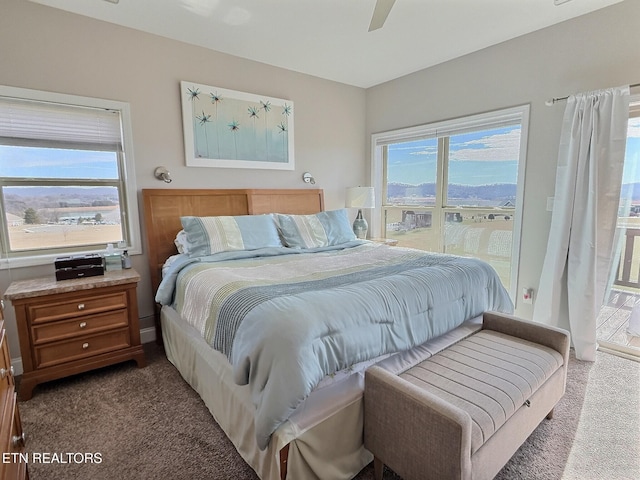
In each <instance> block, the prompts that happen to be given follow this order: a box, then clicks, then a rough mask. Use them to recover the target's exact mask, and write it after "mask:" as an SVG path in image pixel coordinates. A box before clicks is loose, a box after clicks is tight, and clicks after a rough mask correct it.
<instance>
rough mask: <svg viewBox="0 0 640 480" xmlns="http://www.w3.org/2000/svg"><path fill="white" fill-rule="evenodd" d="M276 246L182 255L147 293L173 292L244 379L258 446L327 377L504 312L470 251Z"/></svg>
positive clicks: (501, 294)
mask: <svg viewBox="0 0 640 480" xmlns="http://www.w3.org/2000/svg"><path fill="white" fill-rule="evenodd" d="M281 253H284V252H278V255H274V256H271V255H268V254H267V256H261V255H265V253H264V252H262V253H261V252H256V255H257V256H255V257H250V258H244V259H236V260H226V259H223V260H222V261H217V262H213V263H209V262H206V261H204V259H198V261H193V260H192V261H186V262H183V263H184V264H183V265H181V266H177V267H175V269H174V272H173V274H172V275H171V274H170V275H169V276H168V277H167V279H166V280H167V282H168V283H173V281H172V280H169V279H170V278H173V279H178V282H177V283H176V284H175V286H174V287H171V286H167V284H165V285H163V286H161V289H160V290H159V297H158V298H159V299H160V300H163V303H169V299H170V298H172V299H175V302H176V303H175V306H176V309H177V310H178V312H179V313H180V314H181V315H182V316H183V317H184V318H185V319H187V321H189V322H190V323H191V324H192V325H193V326H194V328H196V329H197V330H198V331H200V333H201V334H202V335H203V337H204V338H205V339H207V341H208V342H209V343H210V344H211V345H212V346H213V347H214V348H216V349H218V350H220V351H221V352H223V353H224V354H226V355H227V356H228V358H229V360H230V362H231V364H232V366H233V374H234V379H235V381H236V383H238V384H240V385H248V386H249V388H250V391H251V396H252V400H253V403H254V405H255V406H256V417H255V426H256V435H257V443H258V446H259V447H260V448H261V449H264V448H266V446H267V445H268V443H269V439H270V436H271V434H272V433H273V432H274V431H275V430H276V429H277V428H278V426H279V425H281V424H282V423H283V422H284V421H285V420H286V419H287V418H288V417H289V416H290V415H291V413H292V412H293V411H294V410H295V409H296V407H297V406H298V405H299V404H300V403H301V402H302V401H303V400H304V399H305V398H306V396H307V395H309V393H310V392H311V391H312V390H313V388H314V387H315V386H316V385H317V384H318V382H319V381H320V380H322V378H324V377H325V376H326V375H329V374H332V373H334V372H336V371H339V370H341V369H344V368H347V367H349V366H350V365H353V364H355V363H358V362H361V361H365V360H369V359H372V358H375V357H377V356H380V355H383V354H387V353H393V352H399V351H403V350H407V349H409V348H412V347H414V346H416V345H419V344H421V343H424V342H425V341H427V340H429V339H431V338H434V337H437V336H439V335H442V334H444V333H446V332H447V331H449V330H452V329H454V328H456V327H457V326H459V325H460V324H461V323H463V322H464V321H465V320H467V319H469V318H472V317H475V316H477V315H479V314H480V313H482V312H484V311H487V310H495V311H500V312H506V313H510V312H512V310H513V304H512V302H511V300H510V298H509V296H508V294H507V292H506V290H505V289H504V288H503V286H502V284H501V282H500V279H499V278H498V276H497V274H496V272H495V271H494V270H493V268H492V267H491V266H489V265H488V264H487V263H485V262H482V261H480V260H476V259H471V258H462V257H455V256H450V255H441V254H430V253H425V252H422V251H418V250H411V249H403V248H397V247H386V246H382V245H375V244H364V245H356V246H353V247H352V248H343V249H336V250H330V251H323V252H315V253H301V252H299V251H298V252H296V253H295V254H291V255H282V254H281ZM244 256H248V255H246V254H244ZM226 258H228V257H226ZM209 260H215V259H209ZM160 291H162V295H160ZM168 292H171V293H172V294H173V295H170V294H169V293H168ZM203 297H206V298H208V301H207V302H205V303H203V302H201V301H198V300H197V299H199V298H203Z"/></svg>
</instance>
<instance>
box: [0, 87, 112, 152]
mask: <svg viewBox="0 0 640 480" xmlns="http://www.w3.org/2000/svg"><path fill="white" fill-rule="evenodd" d="M121 139H122V132H121V123H120V112H119V111H115V110H110V109H102V108H93V107H82V106H75V105H65V104H60V103H51V102H42V101H32V100H25V99H19V98H11V97H0V142H2V143H6V144H14V145H24V144H30V143H33V142H34V141H35V142H38V141H47V142H51V141H53V142H56V143H58V142H59V143H62V144H66V145H65V147H67V148H68V147H69V144H73V145H77V146H80V145H84V146H87V147H91V148H98V149H104V148H108V149H119V148H121V142H122V140H121Z"/></svg>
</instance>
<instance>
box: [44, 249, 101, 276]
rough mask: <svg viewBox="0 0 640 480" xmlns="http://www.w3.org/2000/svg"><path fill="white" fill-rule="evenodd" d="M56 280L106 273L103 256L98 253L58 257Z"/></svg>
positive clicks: (56, 261)
mask: <svg viewBox="0 0 640 480" xmlns="http://www.w3.org/2000/svg"><path fill="white" fill-rule="evenodd" d="M54 265H55V267H56V280H69V279H71V278H82V277H94V276H96V275H104V265H103V258H102V256H101V255H98V254H97V253H90V254H86V255H73V256H68V257H59V258H56V260H55V262H54Z"/></svg>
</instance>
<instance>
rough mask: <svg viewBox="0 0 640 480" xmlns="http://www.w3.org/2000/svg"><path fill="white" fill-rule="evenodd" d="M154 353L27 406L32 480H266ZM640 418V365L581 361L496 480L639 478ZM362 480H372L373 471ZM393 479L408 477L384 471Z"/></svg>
mask: <svg viewBox="0 0 640 480" xmlns="http://www.w3.org/2000/svg"><path fill="white" fill-rule="evenodd" d="M145 352H146V355H147V362H148V365H147V367H146V368H142V369H138V368H136V367H135V364H134V363H133V362H126V363H123V364H120V365H115V366H111V367H106V368H102V369H100V370H96V371H94V372H88V373H85V374H81V375H76V376H74V377H70V378H66V379H61V380H57V381H54V382H49V383H46V384H42V385H40V386H38V387H37V388H36V389H35V391H34V396H33V398H32V399H31V400H29V401H26V402H23V401H20V402H19V408H20V412H21V417H22V423H23V427H24V430H25V432H26V438H27V452H28V453H29V460H30V462H29V474H30V478H31V480H74V479H83V480H84V479H92V480H103V479H104V480H107V479H108V480H112V479H119V480H129V479H132V480H133V479H135V480H146V479H149V480H151V479H154V480H163V479H176V480H177V479H185V480H190V479H199V480H200V479H202V480H208V479H211V480H215V479H221V480H227V479H243V480H254V479H257V478H258V477H257V476H256V474H255V473H254V472H253V470H252V469H251V468H250V467H249V466H247V464H246V463H244V461H243V460H242V459H241V458H240V456H239V455H238V453H237V452H236V451H235V449H234V447H233V445H232V444H231V442H230V441H229V440H228V439H227V438H226V436H225V435H224V433H223V432H222V430H221V429H220V428H219V427H218V426H217V424H216V423H215V421H214V420H213V418H212V417H211V415H210V413H209V411H208V410H207V408H206V407H205V405H204V404H203V403H202V401H201V400H200V397H199V396H198V395H197V393H195V391H193V390H192V389H191V388H190V387H189V386H188V385H187V384H186V383H185V382H184V380H183V379H182V377H181V376H180V374H179V373H178V371H177V370H176V369H175V368H174V367H173V365H171V364H170V363H169V361H168V360H167V359H166V357H165V356H164V352H163V350H162V349H161V348H160V347H157V346H156V345H155V344H147V345H145ZM639 418H640V363H637V362H633V361H630V360H626V359H622V358H619V357H615V356H612V355H609V354H606V353H601V352H598V357H597V362H596V363H588V362H580V361H577V360H575V358H573V356H572V358H571V360H570V364H569V371H568V382H567V392H566V394H565V396H564V397H563V399H562V400H561V401H560V403H559V404H558V405H557V406H556V409H555V415H554V418H553V420H551V421H546V420H545V421H543V422H542V424H541V425H540V426H539V427H538V429H536V431H535V432H534V433H533V434H532V435H531V436H530V437H529V439H528V440H527V441H526V442H525V443H524V444H523V446H522V447H521V448H520V449H519V450H518V452H516V454H515V455H514V456H513V458H512V459H511V460H510V461H509V463H508V464H507V465H506V466H505V467H504V468H503V470H502V471H501V472H500V473H499V474H498V475H497V477H496V480H558V479H567V480H574V479H575V480H577V479H580V480H596V479H597V480H600V479H607V480H627V479H629V480H631V479H638V478H640V460H639V459H640V420H639ZM34 455H35V457H34ZM34 458H37V459H38V461H36V462H34V461H33V459H34ZM355 479H356V480H373V467H372V465H369V466H367V467H365V468H364V469H363V470H362V471H361V472H360V473H359V474H358V475H357V476H356V477H355ZM384 479H385V480H400V477H398V476H397V475H395V474H394V473H393V472H392V471H391V470H389V469H385V473H384Z"/></svg>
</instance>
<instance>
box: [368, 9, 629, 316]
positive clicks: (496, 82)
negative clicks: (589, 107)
mask: <svg viewBox="0 0 640 480" xmlns="http://www.w3.org/2000/svg"><path fill="white" fill-rule="evenodd" d="M638 19H640V1H637V0H627V1H625V2H622V3H620V4H617V5H614V6H612V7H609V8H606V9H603V10H600V11H596V12H594V13H592V14H589V15H585V16H583V17H579V18H576V19H573V20H570V21H567V22H564V23H561V24H558V25H555V26H553V27H550V28H546V29H544V30H540V31H537V32H534V33H532V34H529V35H526V36H523V37H520V38H517V39H514V40H511V41H508V42H505V43H502V44H500V45H497V46H494V47H490V48H487V49H484V50H482V51H479V52H476V53H473V54H470V55H467V56H464V57H461V58H458V59H456V60H453V61H450V62H447V63H444V64H441V65H439V66H436V67H432V68H429V69H426V70H422V71H420V72H417V73H414V74H412V75H408V76H405V77H403V78H399V79H396V80H393V81H390V82H387V83H385V84H381V85H378V86H375V87H372V88H370V89H368V90H367V134H368V135H370V134H372V133H377V132H384V131H387V130H392V129H397V128H402V127H409V126H414V125H420V124H424V123H429V122H434V121H438V120H445V119H451V118H456V117H460V116H464V115H469V114H474V113H480V112H486V111H490V110H496V109H499V108H505V107H510V106H514V105H523V104H530V105H531V112H530V127H529V142H528V152H527V164H526V183H525V191H524V217H523V218H524V222H523V227H522V244H521V261H520V269H519V272H518V290H517V291H518V292H521V290H522V288H523V287H533V288H534V289H536V291H537V288H538V280H539V277H540V272H541V269H542V262H543V260H544V255H545V251H546V245H547V237H548V233H549V227H550V223H551V213H550V212H547V211H546V202H547V197H552V196H553V195H554V187H555V184H554V182H555V168H556V159H557V151H558V143H559V139H560V128H561V122H562V115H563V111H564V103H563V102H561V103H558V104H556V105H555V106H552V107H547V106H545V103H544V102H545V100H547V99H549V98H552V97H559V96H565V95H567V94H571V93H577V92H583V91H588V90H594V89H599V88H605V87H612V86H617V85H623V84H630V83H638V82H640V48H638V46H639V45H640V28H638V27H639V25H640V24H639V23H638ZM415 54H416V55H419V48H416V49H415ZM532 312H533V308H532V306H531V305H522V302H518V304H517V309H516V313H517V314H518V315H521V316H523V317H525V318H531V316H532ZM560 320H561V321H560V323H561V325H564V326H566V325H567V323H566V320H564V318H563V319H560Z"/></svg>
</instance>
